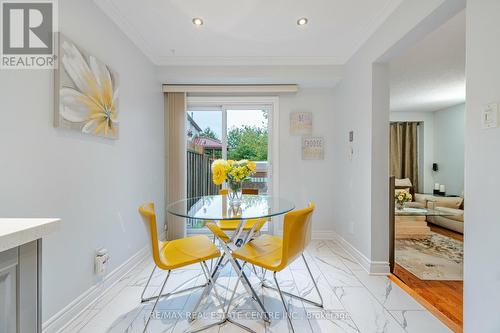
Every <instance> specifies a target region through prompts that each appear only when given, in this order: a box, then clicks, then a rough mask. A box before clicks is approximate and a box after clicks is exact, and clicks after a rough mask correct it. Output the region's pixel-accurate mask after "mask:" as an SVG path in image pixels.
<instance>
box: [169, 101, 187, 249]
mask: <svg viewBox="0 0 500 333" xmlns="http://www.w3.org/2000/svg"><path fill="white" fill-rule="evenodd" d="M165 106H166V110H165V141H166V148H167V151H166V158H167V161H166V162H167V165H166V168H167V170H166V176H167V177H166V178H167V189H166V194H167V203H172V202H175V201H177V200H181V199H184V198H185V197H186V130H185V129H186V93H184V92H172V93H166V94H165ZM185 236H186V223H185V219H183V218H180V217H176V216H173V215H171V214H168V215H167V238H168V239H177V238H182V237H185Z"/></svg>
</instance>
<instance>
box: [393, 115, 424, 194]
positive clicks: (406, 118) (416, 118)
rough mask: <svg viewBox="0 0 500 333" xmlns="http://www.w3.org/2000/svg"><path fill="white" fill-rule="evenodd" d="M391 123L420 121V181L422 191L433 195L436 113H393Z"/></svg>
mask: <svg viewBox="0 0 500 333" xmlns="http://www.w3.org/2000/svg"><path fill="white" fill-rule="evenodd" d="M390 120H391V121H418V122H421V123H422V124H421V125H419V131H418V135H419V147H418V148H419V151H418V153H419V170H418V173H419V175H418V176H419V181H420V187H421V188H420V189H419V190H420V191H423V192H425V193H432V191H433V189H434V174H433V171H432V163H434V113H433V112H391V115H390Z"/></svg>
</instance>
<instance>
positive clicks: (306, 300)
mask: <svg viewBox="0 0 500 333" xmlns="http://www.w3.org/2000/svg"><path fill="white" fill-rule="evenodd" d="M302 259H303V260H304V263H305V264H306V268H307V271H308V273H309V276H310V277H311V280H312V282H313V284H314V288H315V289H316V292H317V293H318V296H319V300H320V302H319V303H318V302H315V301H311V300H310V299H307V298H305V297H302V296H299V295H295V294H292V293H289V292H286V291H282V293H283V294H285V295H287V296H290V297H293V298H296V299H299V300H301V301H304V302H306V303H309V304H312V305H314V306H317V307H318V308H323V297H322V296H321V293H320V292H319V288H318V285H317V284H316V280H315V279H314V277H313V275H312V273H311V270H310V269H309V265H308V264H307V262H306V258H305V257H304V255H303V254H302ZM262 287H264V288H268V289H272V290H276V291H278V289H276V288H275V287H273V286H270V285H268V284H266V283H265V279H264V282H263V283H262Z"/></svg>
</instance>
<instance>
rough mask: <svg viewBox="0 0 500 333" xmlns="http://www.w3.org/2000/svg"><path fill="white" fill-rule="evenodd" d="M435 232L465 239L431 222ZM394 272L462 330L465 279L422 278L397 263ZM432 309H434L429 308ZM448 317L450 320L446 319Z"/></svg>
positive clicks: (455, 326) (439, 314) (457, 328)
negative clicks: (437, 279) (438, 279)
mask: <svg viewBox="0 0 500 333" xmlns="http://www.w3.org/2000/svg"><path fill="white" fill-rule="evenodd" d="M429 226H430V227H431V230H432V231H433V232H436V233H439V234H441V235H444V236H448V237H451V238H454V239H457V240H460V241H463V235H462V234H459V233H456V232H454V231H450V230H448V229H444V228H441V227H439V226H436V225H432V224H429ZM393 274H394V275H395V276H396V277H397V278H399V279H400V280H401V281H402V282H403V283H404V284H406V286H407V287H408V288H409V289H410V290H411V291H412V292H414V293H415V294H417V295H418V296H420V297H421V298H423V299H424V300H425V301H426V302H427V303H429V304H430V305H431V306H432V307H434V309H433V310H435V311H437V312H438V313H435V314H436V315H438V316H439V317H441V316H444V317H445V318H444V319H445V320H444V321H445V322H446V323H447V324H448V326H450V328H451V329H453V330H454V331H455V332H462V326H463V285H464V284H463V281H435V280H420V279H419V278H418V277H416V276H415V275H413V274H411V273H410V272H408V271H407V270H405V269H404V268H403V267H401V266H399V265H398V264H397V263H396V264H395V266H394V272H393ZM429 310H432V309H429ZM435 311H433V312H435ZM446 319H448V320H446Z"/></svg>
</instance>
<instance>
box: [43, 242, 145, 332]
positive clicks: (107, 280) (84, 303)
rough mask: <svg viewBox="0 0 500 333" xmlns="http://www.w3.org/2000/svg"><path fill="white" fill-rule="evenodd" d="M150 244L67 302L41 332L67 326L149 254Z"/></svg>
mask: <svg viewBox="0 0 500 333" xmlns="http://www.w3.org/2000/svg"><path fill="white" fill-rule="evenodd" d="M149 248H150V246H149V245H148V246H145V247H144V248H142V249H141V250H139V251H138V252H137V253H136V254H134V255H133V256H132V257H131V258H130V259H128V260H127V261H125V262H124V263H123V264H121V265H120V266H118V267H117V268H115V269H114V270H113V271H112V272H110V273H109V274H108V275H106V276H105V277H104V278H103V279H102V281H100V282H99V283H98V284H96V285H93V286H92V287H90V288H89V289H88V290H87V291H85V292H84V293H83V294H81V295H80V296H78V297H77V298H76V299H75V300H74V301H72V302H71V303H69V304H68V305H67V306H65V307H64V308H63V309H61V310H60V311H59V312H57V313H56V314H55V315H54V316H52V317H51V318H49V319H48V320H47V321H45V322H44V323H43V325H42V332H43V333H56V332H60V331H62V330H63V329H64V328H65V327H67V326H68V325H69V324H70V323H71V322H72V321H73V320H74V319H75V318H76V317H77V316H78V315H79V314H80V313H81V312H83V311H84V310H85V309H87V308H88V307H89V306H91V305H92V304H93V303H94V302H95V301H96V300H97V299H98V298H99V296H102V295H103V294H104V293H106V292H107V291H108V290H110V289H111V288H112V287H113V286H114V285H115V284H116V283H117V282H118V281H120V279H121V278H122V277H123V276H124V275H125V274H127V273H128V272H129V271H130V270H132V269H133V268H135V267H136V266H137V265H138V264H139V263H141V262H142V261H143V260H145V259H146V258H147V257H148V256H150V255H151V254H150V252H151V251H150V250H149Z"/></svg>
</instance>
